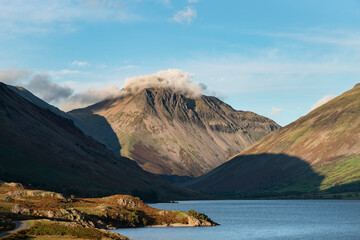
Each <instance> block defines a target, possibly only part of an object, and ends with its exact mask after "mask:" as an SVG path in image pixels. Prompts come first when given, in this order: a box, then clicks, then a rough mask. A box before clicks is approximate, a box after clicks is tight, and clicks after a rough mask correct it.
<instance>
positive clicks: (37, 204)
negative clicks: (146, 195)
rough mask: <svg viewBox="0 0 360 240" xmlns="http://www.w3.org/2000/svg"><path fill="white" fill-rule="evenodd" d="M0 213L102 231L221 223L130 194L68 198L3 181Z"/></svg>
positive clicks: (18, 217) (195, 213) (202, 215)
mask: <svg viewBox="0 0 360 240" xmlns="http://www.w3.org/2000/svg"><path fill="white" fill-rule="evenodd" d="M0 212H1V213H0V215H2V216H4V217H5V218H10V219H46V220H47V221H50V222H52V221H53V222H62V223H66V224H73V225H70V226H73V227H83V228H88V229H103V230H110V229H119V228H128V227H204V226H207V227H209V226H216V225H218V224H217V223H215V222H213V221H212V220H211V219H210V218H209V217H208V216H206V215H205V214H201V213H197V212H195V211H193V210H191V211H188V212H183V211H170V210H160V209H156V208H152V207H150V206H148V205H147V204H145V203H143V202H142V201H141V200H140V199H139V198H137V197H132V196H130V195H114V196H109V197H103V198H76V197H74V196H72V197H66V196H64V195H62V194H60V193H55V192H49V191H42V190H32V189H25V188H24V187H23V186H22V185H21V184H18V183H2V184H1V186H0ZM62 226H63V225H62Z"/></svg>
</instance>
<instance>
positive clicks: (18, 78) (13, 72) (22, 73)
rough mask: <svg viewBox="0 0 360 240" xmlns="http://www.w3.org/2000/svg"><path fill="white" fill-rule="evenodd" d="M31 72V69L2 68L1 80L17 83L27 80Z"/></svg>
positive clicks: (0, 71) (0, 72)
mask: <svg viewBox="0 0 360 240" xmlns="http://www.w3.org/2000/svg"><path fill="white" fill-rule="evenodd" d="M31 74H32V71H31V70H17V69H16V68H10V69H8V70H0V82H4V83H7V84H12V85H16V84H18V83H21V82H22V81H23V80H26V79H27V78H28V77H29V76H30V75H31Z"/></svg>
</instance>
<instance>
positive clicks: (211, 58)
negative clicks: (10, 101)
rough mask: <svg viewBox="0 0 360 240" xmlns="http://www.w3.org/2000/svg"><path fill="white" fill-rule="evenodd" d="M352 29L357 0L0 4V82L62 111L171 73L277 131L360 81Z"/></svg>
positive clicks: (359, 50) (28, 0)
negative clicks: (262, 118) (84, 99)
mask: <svg viewBox="0 0 360 240" xmlns="http://www.w3.org/2000/svg"><path fill="white" fill-rule="evenodd" d="M359 22H360V1H359V0H342V1H340V0H337V1H332V0H317V1H314V0H312V1H308V0H302V1H288V0H252V1H242V0H223V1H215V0H176V1H175V0H133V1H130V0H73V1H70V0H51V1H50V0H0V81H3V82H6V83H8V84H13V85H23V86H25V87H26V88H28V89H29V90H31V91H33V92H34V93H35V94H36V95H38V96H39V97H41V98H43V99H44V100H46V101H48V102H50V103H51V104H54V105H56V106H59V107H60V108H63V109H64V110H68V109H65V107H64V106H67V107H68V106H69V99H70V100H71V99H72V100H73V99H79V97H80V96H84V95H82V94H84V93H85V95H86V97H87V98H88V99H89V98H91V99H92V100H93V99H94V97H95V98H96V97H98V99H100V98H103V97H106V96H108V95H113V94H116V93H117V91H118V89H121V88H122V87H123V86H124V83H125V81H126V79H129V78H133V77H136V76H142V75H152V74H156V73H158V72H161V71H166V70H169V69H178V70H181V72H183V73H184V74H185V75H186V76H190V77H189V78H190V81H193V82H195V83H198V84H201V86H203V91H204V93H205V94H207V95H215V96H217V97H219V98H221V99H223V100H224V101H225V102H227V103H228V104H230V105H231V106H232V107H233V108H234V109H237V110H248V111H253V112H256V113H258V114H261V115H264V116H266V117H270V118H272V119H273V120H275V121H276V122H277V123H279V124H280V125H282V126H284V125H287V124H289V123H291V122H292V121H295V120H296V119H297V118H299V117H301V116H303V115H305V114H307V113H308V112H310V111H311V110H312V109H314V107H316V106H319V105H321V103H324V102H326V101H328V100H330V99H332V98H333V97H335V96H337V95H339V94H341V93H343V92H344V91H347V90H349V89H351V88H352V87H353V86H354V85H355V84H356V83H358V82H360V24H359ZM178 70H176V71H177V73H178V72H179V71H178ZM171 71H173V70H170V72H171ZM162 73H163V72H162ZM205 86H206V87H205ZM66 101H68V102H67V104H65V103H66ZM64 102H65V103H64Z"/></svg>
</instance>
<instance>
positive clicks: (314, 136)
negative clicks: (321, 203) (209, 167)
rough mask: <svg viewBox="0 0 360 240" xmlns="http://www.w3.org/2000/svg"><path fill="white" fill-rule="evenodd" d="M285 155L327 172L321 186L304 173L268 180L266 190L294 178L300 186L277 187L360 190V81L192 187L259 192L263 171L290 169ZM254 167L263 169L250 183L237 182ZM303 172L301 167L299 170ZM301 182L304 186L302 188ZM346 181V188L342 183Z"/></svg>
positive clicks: (243, 179) (203, 177)
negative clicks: (247, 184)
mask: <svg viewBox="0 0 360 240" xmlns="http://www.w3.org/2000/svg"><path fill="white" fill-rule="evenodd" d="M283 155H287V156H292V157H296V158H298V159H300V160H301V161H303V162H304V163H306V164H307V165H309V168H310V167H311V171H313V172H314V173H316V174H317V175H319V176H323V179H322V181H321V182H320V183H319V186H318V188H317V189H314V187H312V186H313V185H312V184H311V183H309V182H308V180H309V179H310V178H307V177H306V178H304V177H301V176H307V175H306V174H305V175H304V174H301V175H300V176H297V175H293V176H292V175H289V176H286V177H285V178H284V182H276V181H271V180H269V181H270V183H272V184H270V185H269V186H268V187H269V188H268V187H265V185H264V188H263V189H262V190H266V189H270V187H271V188H274V187H280V186H282V185H284V183H285V182H294V181H295V182H296V186H298V187H295V185H293V184H290V185H288V184H285V185H286V186H287V185H288V186H287V187H286V188H287V189H285V188H284V189H282V190H281V189H280V188H279V189H278V191H286V190H289V189H291V186H293V188H292V190H296V191H303V192H308V191H315V190H320V191H328V192H331V191H336V189H346V191H347V192H360V188H359V181H360V85H356V86H355V87H354V88H353V89H351V90H349V91H347V92H345V93H344V94H342V95H340V96H339V97H337V98H335V99H333V100H331V101H330V102H328V103H326V104H324V105H322V106H321V107H319V108H317V109H315V110H314V111H312V112H310V113H309V114H307V115H306V116H304V117H301V118H300V119H298V120H297V121H295V122H293V123H291V124H289V125H287V126H285V127H283V128H281V129H279V130H278V131H276V132H274V133H272V134H270V135H268V136H266V137H265V138H263V139H262V140H261V141H259V142H258V143H256V144H254V145H253V146H251V147H249V148H247V149H246V150H245V151H243V152H241V153H240V154H239V155H237V156H235V157H233V158H232V159H230V160H229V162H227V163H226V164H224V165H222V166H220V167H219V168H217V169H215V170H214V171H212V172H210V173H208V174H207V175H204V176H202V177H200V178H199V179H196V180H195V182H193V185H192V187H193V188H194V189H198V190H204V191H207V192H217V191H222V190H227V191H233V192H241V191H245V192H246V191H247V190H251V191H257V188H255V187H254V186H256V185H257V184H259V183H261V182H264V175H268V174H271V175H273V177H274V178H277V175H278V173H277V171H278V169H282V168H284V166H285V167H286V166H287V164H288V163H287V162H288V161H289V162H291V160H284V161H282V160H281V159H284V158H283V157H282V156H283ZM244 159H248V160H247V161H245V160H244ZM263 161H268V162H272V164H271V167H270V166H268V167H266V168H265V169H264V167H263V166H262V165H261V164H259V162H263ZM251 169H257V171H259V173H257V174H255V177H253V178H252V181H251V183H249V186H246V184H245V185H244V184H243V183H238V181H247V177H246V176H247V174H248V173H249V172H251ZM294 170H296V169H294ZM296 171H297V170H296ZM299 171H300V172H301V171H302V170H301V168H300V169H299ZM215 181H216V182H215ZM230 183H233V184H230ZM264 184H265V183H264ZM279 184H280V185H279ZM285 185H284V186H285ZM300 185H302V186H303V187H299V186H300ZM310 185H311V186H310ZM345 185H346V186H348V187H347V188H342V187H341V186H345ZM349 186H352V188H351V187H349ZM249 188H250V189H249ZM337 191H338V192H339V190H337ZM344 191H345V190H344Z"/></svg>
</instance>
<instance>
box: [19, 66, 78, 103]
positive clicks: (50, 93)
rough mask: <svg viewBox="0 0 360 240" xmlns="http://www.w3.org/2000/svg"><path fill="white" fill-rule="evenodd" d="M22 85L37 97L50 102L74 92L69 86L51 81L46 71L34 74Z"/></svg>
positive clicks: (60, 99)
mask: <svg viewBox="0 0 360 240" xmlns="http://www.w3.org/2000/svg"><path fill="white" fill-rule="evenodd" d="M23 86H24V87H25V88H26V89H28V90H29V91H30V92H33V93H34V94H35V95H37V96H38V97H39V98H41V99H43V100H44V101H46V102H48V103H52V104H56V103H59V102H60V101H62V100H63V99H67V98H68V97H70V96H71V95H72V94H73V92H74V90H73V89H71V88H69V87H66V86H61V85H59V84H57V83H54V82H52V81H51V78H50V76H49V75H48V74H46V73H38V74H35V75H34V76H33V77H32V79H31V80H29V82H27V83H25V84H24V85H23Z"/></svg>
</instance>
